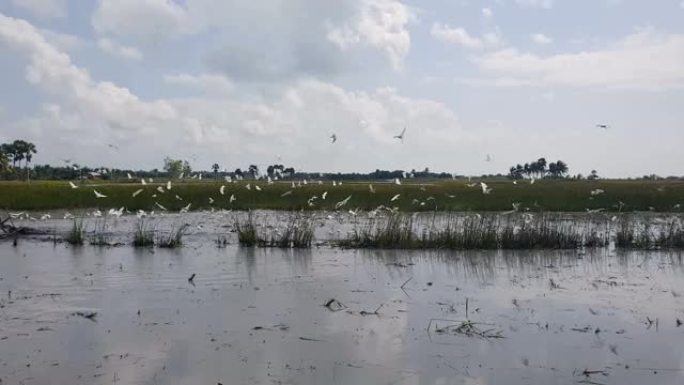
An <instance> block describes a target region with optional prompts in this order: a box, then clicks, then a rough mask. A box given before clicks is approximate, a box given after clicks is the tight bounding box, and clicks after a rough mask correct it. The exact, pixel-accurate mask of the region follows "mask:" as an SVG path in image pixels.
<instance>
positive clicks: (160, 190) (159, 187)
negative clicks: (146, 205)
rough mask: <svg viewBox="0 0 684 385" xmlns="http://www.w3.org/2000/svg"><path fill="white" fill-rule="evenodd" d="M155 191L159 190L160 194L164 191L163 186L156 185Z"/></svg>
mask: <svg viewBox="0 0 684 385" xmlns="http://www.w3.org/2000/svg"><path fill="white" fill-rule="evenodd" d="M157 191H159V193H161V194H164V193H165V191H164V188H163V187H162V186H157Z"/></svg>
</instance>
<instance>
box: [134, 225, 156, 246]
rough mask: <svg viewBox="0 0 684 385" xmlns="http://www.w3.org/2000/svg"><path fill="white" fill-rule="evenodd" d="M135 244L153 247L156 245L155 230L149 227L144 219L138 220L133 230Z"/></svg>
mask: <svg viewBox="0 0 684 385" xmlns="http://www.w3.org/2000/svg"><path fill="white" fill-rule="evenodd" d="M133 246H134V247H152V246H154V232H153V231H152V230H151V229H149V228H148V226H147V225H146V224H145V220H144V219H140V220H138V223H137V224H136V225H135V229H134V232H133Z"/></svg>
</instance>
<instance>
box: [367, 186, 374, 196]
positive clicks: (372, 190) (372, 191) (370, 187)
mask: <svg viewBox="0 0 684 385" xmlns="http://www.w3.org/2000/svg"><path fill="white" fill-rule="evenodd" d="M368 189H369V190H370V192H371V193H373V194H375V189H374V188H373V185H372V184H369V185H368Z"/></svg>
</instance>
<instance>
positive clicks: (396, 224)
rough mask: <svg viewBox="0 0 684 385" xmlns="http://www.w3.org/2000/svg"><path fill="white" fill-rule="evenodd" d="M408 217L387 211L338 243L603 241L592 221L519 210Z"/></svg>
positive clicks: (557, 245) (478, 246)
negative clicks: (426, 219) (514, 213)
mask: <svg viewBox="0 0 684 385" xmlns="http://www.w3.org/2000/svg"><path fill="white" fill-rule="evenodd" d="M414 227H416V226H415V225H414V221H413V219H412V217H410V216H407V215H406V214H401V213H392V214H390V215H389V217H387V218H386V220H384V221H382V220H380V221H373V222H370V223H369V224H368V225H366V226H365V227H364V228H362V229H360V230H359V229H355V230H354V231H353V232H352V233H351V234H350V236H349V237H348V238H347V239H344V240H341V241H340V242H339V243H338V244H339V246H341V247H348V248H376V249H390V248H392V249H450V250H497V249H577V248H580V247H604V246H606V245H608V242H609V237H608V234H609V232H608V230H607V229H606V231H598V230H597V229H596V227H595V226H594V224H593V223H591V222H588V223H585V224H582V225H579V226H578V225H573V224H570V223H566V222H563V221H561V220H560V218H553V217H550V216H548V215H540V216H539V217H534V216H532V215H531V214H523V215H522V216H521V217H520V218H519V219H506V220H501V217H497V216H483V215H479V214H478V215H471V216H467V217H465V218H462V219H458V218H457V219H454V218H451V219H449V220H448V221H447V223H446V224H445V225H442V226H435V225H434V224H433V225H432V226H430V227H427V228H424V229H423V230H422V232H421V233H420V235H418V234H416V231H415V230H414Z"/></svg>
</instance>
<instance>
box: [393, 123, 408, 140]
mask: <svg viewBox="0 0 684 385" xmlns="http://www.w3.org/2000/svg"><path fill="white" fill-rule="evenodd" d="M405 133H406V126H404V129H403V130H401V134H399V135H394V136H393V137H392V138H393V139H399V140H401V141H402V142H403V141H404V134H405Z"/></svg>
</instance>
